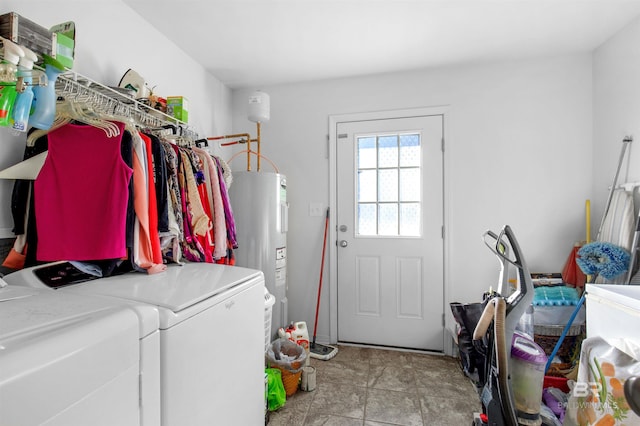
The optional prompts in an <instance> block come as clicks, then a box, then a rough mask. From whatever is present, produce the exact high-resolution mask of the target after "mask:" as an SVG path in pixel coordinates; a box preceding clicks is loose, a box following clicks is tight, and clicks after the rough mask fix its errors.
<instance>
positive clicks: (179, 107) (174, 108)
mask: <svg viewBox="0 0 640 426" xmlns="http://www.w3.org/2000/svg"><path fill="white" fill-rule="evenodd" d="M167 114H168V115H170V116H172V117H175V118H176V119H178V120H180V121H182V122H184V123H188V122H189V101H188V100H187V98H185V97H184V96H169V97H167Z"/></svg>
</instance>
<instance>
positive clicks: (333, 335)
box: [327, 105, 452, 355]
mask: <svg viewBox="0 0 640 426" xmlns="http://www.w3.org/2000/svg"><path fill="white" fill-rule="evenodd" d="M449 110H450V107H449V106H447V105H444V106H434V107H422V108H410V109H401V110H391V111H373V112H361V113H353V114H337V115H330V116H329V209H330V212H329V233H328V241H327V245H328V248H329V338H330V342H331V343H334V344H335V343H336V342H337V341H338V268H337V265H338V250H337V246H336V241H337V234H338V232H337V228H336V206H337V192H338V191H337V189H336V184H337V177H336V172H337V170H336V160H337V158H336V153H337V146H336V143H337V134H336V133H337V127H338V123H345V122H352V121H365V120H380V119H384V118H404V117H419V116H424V115H442V116H443V121H444V129H443V131H444V138H445V141H447V143H445V146H447V145H448V142H449V141H448V137H449V132H448V128H449V124H448V123H449ZM446 153H447V151H446V149H445V151H444V152H443V162H444V163H443V176H442V179H443V191H444V192H443V194H444V196H443V200H442V202H443V222H444V229H445V233H444V239H443V256H444V265H443V273H444V283H443V290H444V293H443V294H444V300H443V304H444V305H445V306H443V312H444V313H445V319H446V318H447V316H448V315H447V314H448V312H449V308H448V302H447V301H448V300H449V293H450V290H449V285H448V283H447V281H448V277H449V262H448V259H449V255H448V253H449V244H448V242H449V234H450V233H449V232H446V230H447V229H448V228H449V226H448V225H449V191H448V182H449V179H448V173H449V170H450V167H449V164H448V156H447V155H446ZM446 323H448V321H445V324H446ZM444 339H445V341H444V342H443V347H444V352H445V354H446V355H451V352H452V348H451V336H450V333H449V332H448V328H447V327H446V326H445V330H444Z"/></svg>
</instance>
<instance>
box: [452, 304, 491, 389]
mask: <svg viewBox="0 0 640 426" xmlns="http://www.w3.org/2000/svg"><path fill="white" fill-rule="evenodd" d="M449 305H450V306H451V312H452V313H453V318H454V319H455V320H456V322H457V323H458V325H459V326H460V327H459V330H458V353H459V355H460V364H461V367H462V370H463V371H464V374H465V375H466V376H467V377H469V378H470V379H471V380H472V381H473V382H474V383H475V385H476V387H478V388H481V387H482V386H483V385H484V382H485V371H484V370H485V355H484V353H482V352H480V351H479V350H478V348H477V345H475V344H474V342H473V332H474V330H475V329H476V325H477V324H478V321H479V320H480V316H481V315H482V312H483V311H484V307H485V305H486V303H484V302H483V303H465V304H463V303H458V302H452V303H450V304H449Z"/></svg>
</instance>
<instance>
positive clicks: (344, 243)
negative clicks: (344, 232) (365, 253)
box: [340, 240, 349, 247]
mask: <svg viewBox="0 0 640 426" xmlns="http://www.w3.org/2000/svg"><path fill="white" fill-rule="evenodd" d="M348 245H349V243H348V242H347V240H341V241H340V247H346V246H348Z"/></svg>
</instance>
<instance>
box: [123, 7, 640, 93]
mask: <svg viewBox="0 0 640 426" xmlns="http://www.w3.org/2000/svg"><path fill="white" fill-rule="evenodd" d="M124 2H125V3H126V4H128V5H129V6H130V7H132V8H133V9H134V10H135V11H137V12H138V13H139V14H140V15H142V16H143V17H144V18H145V19H146V20H147V21H148V22H150V23H151V24H152V25H153V26H154V27H156V28H157V29H158V30H159V31H161V32H162V33H164V34H166V35H167V37H169V38H170V39H171V40H173V41H174V42H175V43H176V45H178V46H179V47H180V48H182V49H183V50H184V51H186V52H187V53H188V54H190V55H191V56H192V57H193V58H195V59H196V60H197V61H198V62H200V63H201V64H202V65H203V66H204V67H205V68H206V69H207V70H209V71H210V72H211V73H213V74H214V75H215V76H216V77H217V78H218V79H220V80H221V81H222V82H223V83H225V84H226V85H227V86H229V87H231V88H240V87H248V88H260V87H262V86H267V85H273V84H281V83H293V82H302V81H310V80H320V79H327V78H337V77H348V76H359V75H368V74H379V73H388V72H395V71H403V70H412V69H420V68H427V67H439V66H446V65H451V64H465V63H478V62H487V61H497V60H508V59H518V58H525V57H535V56H543V55H544V56H548V55H555V54H566V53H571V52H588V51H591V50H593V49H594V48H596V47H597V46H599V45H600V44H601V43H603V42H604V41H606V40H607V39H608V38H609V37H611V36H612V35H613V34H615V33H616V32H617V31H618V30H620V29H621V28H622V27H624V26H625V25H626V24H627V23H629V22H630V21H632V20H633V19H634V18H636V17H637V16H638V15H640V0H124Z"/></svg>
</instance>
